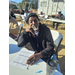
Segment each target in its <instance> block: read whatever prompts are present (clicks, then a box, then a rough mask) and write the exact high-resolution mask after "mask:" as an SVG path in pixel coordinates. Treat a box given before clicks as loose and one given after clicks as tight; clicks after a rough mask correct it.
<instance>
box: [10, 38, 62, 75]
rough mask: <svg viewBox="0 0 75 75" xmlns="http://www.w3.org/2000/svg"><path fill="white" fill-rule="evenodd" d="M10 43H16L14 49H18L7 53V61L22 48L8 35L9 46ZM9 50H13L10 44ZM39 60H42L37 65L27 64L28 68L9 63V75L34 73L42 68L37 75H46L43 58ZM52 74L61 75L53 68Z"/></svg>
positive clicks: (34, 74) (29, 74)
mask: <svg viewBox="0 0 75 75" xmlns="http://www.w3.org/2000/svg"><path fill="white" fill-rule="evenodd" d="M10 44H14V45H16V47H15V50H16V49H18V51H17V52H13V53H10V54H9V63H10V62H11V61H12V60H13V59H14V57H15V56H16V55H17V53H18V52H19V50H20V49H22V48H23V47H21V48H19V47H18V46H17V42H16V41H15V40H13V39H12V38H11V37H9V46H10ZM25 49H26V48H25ZM9 50H13V47H12V46H11V47H10V48H9ZM41 61H42V62H40V63H39V64H37V65H32V66H29V70H27V69H22V68H19V67H16V66H12V65H9V75H36V72H37V71H39V70H42V72H41V73H39V74H38V75H46V63H45V62H44V61H43V60H41ZM54 75H63V74H62V73H60V72H58V71H57V70H55V73H54Z"/></svg>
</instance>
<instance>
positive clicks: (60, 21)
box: [46, 18, 65, 23]
mask: <svg viewBox="0 0 75 75" xmlns="http://www.w3.org/2000/svg"><path fill="white" fill-rule="evenodd" d="M46 21H54V22H59V23H65V20H58V19H55V18H50V19H46Z"/></svg>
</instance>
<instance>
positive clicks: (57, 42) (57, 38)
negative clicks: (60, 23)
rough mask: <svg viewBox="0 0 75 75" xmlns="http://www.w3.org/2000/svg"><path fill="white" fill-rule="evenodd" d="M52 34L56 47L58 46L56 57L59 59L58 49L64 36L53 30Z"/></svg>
mask: <svg viewBox="0 0 75 75" xmlns="http://www.w3.org/2000/svg"><path fill="white" fill-rule="evenodd" d="M51 34H52V37H53V41H54V45H55V46H56V57H57V59H58V47H59V45H60V43H61V41H62V39H63V35H62V34H61V33H60V32H58V31H55V30H51Z"/></svg>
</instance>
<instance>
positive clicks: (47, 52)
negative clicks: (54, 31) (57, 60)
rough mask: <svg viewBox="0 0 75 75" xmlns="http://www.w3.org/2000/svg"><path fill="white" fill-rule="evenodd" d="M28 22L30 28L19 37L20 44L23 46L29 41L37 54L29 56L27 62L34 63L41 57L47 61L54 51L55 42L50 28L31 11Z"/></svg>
mask: <svg viewBox="0 0 75 75" xmlns="http://www.w3.org/2000/svg"><path fill="white" fill-rule="evenodd" d="M26 23H28V24H29V26H30V28H27V29H25V30H24V32H23V33H22V34H21V36H20V37H19V39H18V46H19V47H22V46H24V45H26V44H27V43H28V42H29V43H30V44H31V47H32V48H33V50H34V51H35V54H33V55H32V56H30V57H29V59H28V60H27V64H30V65H32V64H34V63H35V62H37V61H38V60H39V59H40V58H42V59H43V60H44V61H47V60H48V59H49V58H50V57H51V56H52V55H53V54H54V53H55V51H54V43H53V39H52V35H51V32H50V29H49V28H48V27H47V26H46V25H44V24H41V23H39V18H38V16H37V15H36V14H35V13H30V14H29V15H28V17H27V20H26Z"/></svg>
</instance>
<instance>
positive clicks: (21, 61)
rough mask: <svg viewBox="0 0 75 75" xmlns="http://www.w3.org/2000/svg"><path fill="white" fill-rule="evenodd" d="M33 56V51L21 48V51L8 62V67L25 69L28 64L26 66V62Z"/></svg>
mask: <svg viewBox="0 0 75 75" xmlns="http://www.w3.org/2000/svg"><path fill="white" fill-rule="evenodd" d="M33 54H34V51H29V50H27V49H25V48H22V49H21V51H20V52H19V53H18V54H17V55H16V57H15V58H14V59H13V60H12V61H11V62H10V65H13V66H17V67H20V68H23V69H25V68H26V69H27V67H28V64H26V61H27V59H28V58H29V57H30V56H31V55H33Z"/></svg>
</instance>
